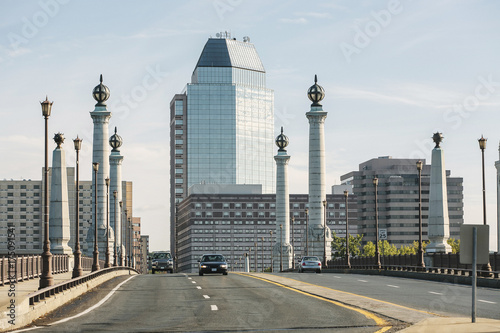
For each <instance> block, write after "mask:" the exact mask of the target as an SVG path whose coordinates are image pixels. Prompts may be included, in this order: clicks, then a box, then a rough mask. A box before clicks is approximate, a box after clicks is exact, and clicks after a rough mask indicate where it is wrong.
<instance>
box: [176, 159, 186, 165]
mask: <svg viewBox="0 0 500 333" xmlns="http://www.w3.org/2000/svg"><path fill="white" fill-rule="evenodd" d="M182 163H184V160H183V159H182V158H176V159H175V164H182Z"/></svg>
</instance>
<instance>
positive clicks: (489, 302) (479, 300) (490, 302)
mask: <svg viewBox="0 0 500 333" xmlns="http://www.w3.org/2000/svg"><path fill="white" fill-rule="evenodd" d="M477 301H478V302H483V303H488V304H497V302H492V301H485V300H482V299H478V300H477Z"/></svg>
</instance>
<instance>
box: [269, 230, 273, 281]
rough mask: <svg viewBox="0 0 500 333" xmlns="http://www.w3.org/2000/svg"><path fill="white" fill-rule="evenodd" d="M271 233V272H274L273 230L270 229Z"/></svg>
mask: <svg viewBox="0 0 500 333" xmlns="http://www.w3.org/2000/svg"><path fill="white" fill-rule="evenodd" d="M269 234H270V236H269V245H271V246H270V247H269V250H270V252H271V273H272V272H273V231H272V230H270V231H269Z"/></svg>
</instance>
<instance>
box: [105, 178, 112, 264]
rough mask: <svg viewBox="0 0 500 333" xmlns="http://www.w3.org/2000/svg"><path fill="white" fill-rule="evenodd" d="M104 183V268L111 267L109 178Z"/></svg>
mask: <svg viewBox="0 0 500 333" xmlns="http://www.w3.org/2000/svg"><path fill="white" fill-rule="evenodd" d="M104 181H105V182H106V261H105V262H104V268H109V267H111V258H110V255H111V253H110V252H109V177H106V179H105V180H104Z"/></svg>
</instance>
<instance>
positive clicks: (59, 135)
mask: <svg viewBox="0 0 500 333" xmlns="http://www.w3.org/2000/svg"><path fill="white" fill-rule="evenodd" d="M54 141H55V142H56V144H57V148H58V149H60V148H61V145H62V144H63V143H64V134H62V133H56V134H55V135H54Z"/></svg>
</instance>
